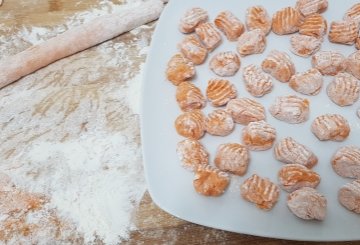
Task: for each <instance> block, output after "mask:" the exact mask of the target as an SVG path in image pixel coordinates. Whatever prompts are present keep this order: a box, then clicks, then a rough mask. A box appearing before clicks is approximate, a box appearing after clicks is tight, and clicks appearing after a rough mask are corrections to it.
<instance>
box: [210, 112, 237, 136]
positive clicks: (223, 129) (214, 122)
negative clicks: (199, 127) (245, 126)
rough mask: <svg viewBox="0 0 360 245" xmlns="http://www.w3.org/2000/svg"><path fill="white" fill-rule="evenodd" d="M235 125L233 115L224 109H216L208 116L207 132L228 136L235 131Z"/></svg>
mask: <svg viewBox="0 0 360 245" xmlns="http://www.w3.org/2000/svg"><path fill="white" fill-rule="evenodd" d="M234 126H235V123H234V121H233V119H232V117H231V115H230V114H229V113H228V112H227V111H225V110H223V109H217V110H214V111H213V112H211V113H210V114H209V115H208V117H207V118H206V132H208V133H209V134H211V135H218V136H226V135H228V134H230V133H231V132H232V131H233V129H234Z"/></svg>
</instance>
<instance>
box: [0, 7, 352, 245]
mask: <svg viewBox="0 0 360 245" xmlns="http://www.w3.org/2000/svg"><path fill="white" fill-rule="evenodd" d="M98 2H99V1H97V0H80V1H69V0H48V1H46V0H32V1H29V0H5V1H4V3H3V5H2V6H1V7H0V23H2V24H3V25H5V26H7V27H11V28H12V30H14V31H16V30H18V28H22V27H26V26H28V27H31V26H46V27H48V26H54V25H58V24H61V23H62V22H63V21H64V20H65V19H66V18H67V17H69V16H71V15H73V14H75V13H78V12H80V11H84V10H88V9H90V8H92V7H93V6H95V5H96V4H98ZM112 2H114V3H123V2H125V1H124V0H112ZM9 15H10V16H12V18H6V16H9ZM147 31H148V32H149V31H150V32H152V31H153V29H152V28H151V29H150V30H149V29H148V30H147ZM1 34H2V32H1V30H0V35H1ZM7 34H8V35H9V33H7ZM10 34H11V33H10ZM122 42H124V43H130V44H131V42H133V37H132V35H131V34H124V35H122V36H121V37H118V38H115V39H114V40H111V41H110V44H113V43H114V44H115V43H122ZM24 48H26V47H24ZM0 55H1V54H0ZM126 55H127V56H128V57H129V59H130V60H131V61H133V63H134V65H133V66H132V68H131V69H132V70H131V71H132V74H136V73H138V71H139V64H140V63H141V62H143V61H144V60H145V56H144V55H139V50H136V49H133V50H132V51H131V50H130V51H129V52H127V53H126ZM91 57H97V56H96V48H94V49H91V50H88V51H85V52H83V53H81V54H78V55H77V56H75V57H73V58H72V59H70V60H68V61H67V62H68V64H67V63H66V62H64V64H63V66H64V67H65V68H64V70H65V71H67V69H70V68H67V66H69V67H70V66H76V62H77V60H79V59H87V60H88V61H90V60H91ZM100 61H103V60H100ZM55 72H58V71H52V70H51V67H50V68H49V69H48V71H47V72H44V73H40V75H42V76H43V77H42V76H40V79H42V78H43V79H44V80H45V79H47V80H49V79H48V78H47V77H48V75H47V73H49V74H52V73H55ZM105 73H106V74H112V71H111V70H110V69H109V70H105V71H104V74H105ZM38 75H39V74H38ZM118 75H119V72H118V73H114V76H118ZM55 77H56V80H54V83H53V81H51V80H50V82H49V83H48V84H46V83H45V84H43V86H41V87H40V88H37V87H36V85H34V84H31V83H29V84H25V85H23V86H25V88H26V90H28V89H34V91H35V92H36V93H35V92H34V95H35V97H36V95H41V96H43V97H44V100H45V102H46V99H47V98H48V96H50V95H51V93H63V91H67V90H64V89H68V90H69V91H70V92H69V93H67V96H70V95H71V94H72V93H73V94H74V96H72V97H71V98H69V99H67V100H66V101H68V103H69V104H71V105H69V106H68V107H67V110H66V112H68V113H72V112H73V111H74V110H76V108H75V107H76V106H77V105H78V104H79V103H80V102H79V101H78V100H77V98H78V96H77V95H76V94H77V93H80V94H82V93H84V92H83V91H87V93H90V92H91V91H92V88H94V91H95V90H96V91H97V93H98V92H99V93H101V89H103V86H100V85H101V84H102V82H103V81H104V80H106V79H107V78H103V77H100V78H99V79H98V80H96V81H86V80H82V84H80V85H78V84H67V82H68V81H67V79H66V76H65V75H64V74H63V73H59V74H57V75H56V76H55ZM34 80H36V79H35V77H34ZM122 83H124V84H125V83H126V81H122ZM98 85H99V87H98ZM119 85H121V84H116V83H111V84H107V86H119ZM17 86H20V88H21V84H19V85H17ZM48 87H49V89H48ZM52 87H53V89H50V88H52ZM83 89H85V90H83ZM54 91H55V92H54ZM89 91H90V92H89ZM44 93H46V94H45V95H46V96H44ZM92 94H93V93H91V96H87V95H88V94H86V97H88V98H90V99H91V98H95V97H96V98H97V96H99V95H98V94H96V96H95V95H94V96H92ZM5 95H6V93H5ZM74 98H75V99H74ZM73 100H74V101H73ZM91 100H92V102H94V100H93V99H91ZM109 101H110V99H109V100H108V101H107V103H110V102H109ZM95 102H96V101H95ZM89 103H90V102H89ZM95 104H96V103H95ZM106 106H108V105H106ZM116 106H117V107H121V106H122V105H121V103H118V104H116ZM0 107H1V106H0ZM36 108H37V110H36V111H34V113H35V114H33V115H32V116H33V117H38V116H39V115H46V114H47V112H48V110H49V109H51V108H50V107H49V106H45V107H44V103H39V105H38V106H37V107H36ZM104 108H105V109H106V107H105V106H104ZM105 109H104V110H105ZM105 112H106V116H107V117H109V118H110V119H109V120H108V122H111V121H112V119H111V118H114V116H113V115H114V113H115V115H119V116H116V117H115V118H116V120H114V123H113V124H112V126H111V127H109V128H110V129H112V130H114V131H119V130H122V128H123V127H125V124H126V121H129V117H127V116H126V115H123V117H124V119H122V118H121V115H122V114H123V113H121V112H119V111H117V112H113V111H110V112H107V111H106V110H105ZM95 113H97V112H96V111H95V112H94V115H95ZM66 117H68V115H66ZM119 117H120V120H119ZM64 120H65V119H64ZM115 121H116V122H115ZM56 123H57V124H56V125H52V124H49V125H50V126H49V127H55V128H56V127H58V125H61V123H62V122H60V121H59V122H56ZM115 123H116V125H115ZM9 124H10V122H9ZM90 124H91V122H88V121H86V120H85V119H84V121H82V122H81V123H80V124H79V132H75V133H74V132H63V134H60V133H58V134H50V135H47V134H48V133H47V131H46V130H45V129H43V130H42V131H41V130H40V129H41V127H40V129H39V132H38V133H37V134H35V135H31V139H30V135H29V139H27V138H26V137H25V140H26V142H25V143H22V141H21V140H23V139H24V135H23V134H21V132H20V129H18V128H14V129H16V130H17V131H16V132H17V133H16V134H13V135H11V134H10V133H9V134H8V135H7V137H8V139H9V140H8V142H10V143H11V144H10V143H7V144H8V145H6V144H5V145H2V149H3V150H4V151H0V153H1V154H2V156H1V157H2V158H0V159H3V160H4V161H5V159H6V160H8V159H11V157H10V156H12V155H13V154H16V151H17V150H19V149H20V150H21V149H22V147H25V145H26V144H29V143H31V142H32V140H33V139H34V137H38V138H39V137H44V136H43V135H45V136H46V137H48V138H49V139H52V140H54V138H55V140H59V141H62V140H66V139H68V138H74V137H79V135H80V134H82V132H85V131H87V130H90V129H91V125H90ZM131 124H133V125H135V126H133V127H136V129H134V132H137V133H138V123H137V122H135V119H134V120H132V121H131ZM7 127H8V124H4V125H3V126H2V127H0V128H1V129H2V130H3V131H2V132H4V130H5V131H6V129H7ZM64 129H65V127H63V128H61V129H59V130H64ZM21 130H22V129H21ZM24 130H25V129H24ZM9 132H10V131H9ZM18 135H20V136H18ZM133 137H136V138H138V139H139V135H136V136H133ZM20 142H21V143H20ZM23 145H24V146H23ZM13 146H16V148H13ZM6 149H7V150H6ZM5 150H6V151H5ZM133 217H134V222H135V225H136V229H135V230H134V231H132V232H131V234H130V239H129V240H127V241H123V244H136V245H137V244H268V245H275V244H290V243H291V244H295V245H297V244H298V245H300V244H304V245H305V244H307V245H312V244H318V243H311V242H290V241H286V240H277V239H268V238H262V237H256V236H249V235H243V234H236V233H232V232H226V231H221V230H216V229H211V228H207V227H204V226H200V225H196V224H191V223H189V222H186V221H183V220H181V219H178V218H176V217H174V216H172V215H169V214H167V213H166V212H164V211H162V210H161V209H160V208H158V207H157V206H156V204H154V202H153V201H152V200H151V197H150V195H149V193H148V192H146V193H145V195H144V196H143V198H142V201H141V203H140V205H139V206H138V208H137V209H136V210H135V211H134V213H133ZM239 218H241V217H239ZM72 241H73V244H82V242H81V240H80V241H79V240H72ZM74 241H76V242H74ZM67 244H69V243H67ZM99 244H100V242H99ZM322 244H334V245H337V244H348V245H350V244H351V245H352V244H359V243H358V242H346V243H322Z"/></svg>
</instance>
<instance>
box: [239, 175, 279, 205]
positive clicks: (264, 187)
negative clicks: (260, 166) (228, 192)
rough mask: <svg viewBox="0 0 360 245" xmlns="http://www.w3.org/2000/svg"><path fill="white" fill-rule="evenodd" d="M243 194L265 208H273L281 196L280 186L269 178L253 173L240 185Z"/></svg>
mask: <svg viewBox="0 0 360 245" xmlns="http://www.w3.org/2000/svg"><path fill="white" fill-rule="evenodd" d="M240 192H241V196H242V197H243V198H244V199H245V200H247V201H249V202H252V203H255V204H256V206H257V207H258V208H260V209H263V210H270V209H272V208H273V207H274V206H275V204H276V203H277V201H278V199H279V196H280V189H279V187H278V186H277V185H276V184H274V183H273V182H271V181H270V180H269V179H268V178H262V177H260V176H258V175H256V174H253V175H252V176H251V177H250V178H248V179H246V180H245V181H244V183H243V184H242V185H241V186H240Z"/></svg>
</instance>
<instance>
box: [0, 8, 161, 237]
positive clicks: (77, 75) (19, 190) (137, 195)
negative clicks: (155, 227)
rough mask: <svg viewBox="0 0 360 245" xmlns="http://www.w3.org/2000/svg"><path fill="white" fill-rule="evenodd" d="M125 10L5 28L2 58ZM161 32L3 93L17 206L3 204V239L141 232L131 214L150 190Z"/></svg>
mask: <svg viewBox="0 0 360 245" xmlns="http://www.w3.org/2000/svg"><path fill="white" fill-rule="evenodd" d="M134 2H135V4H137V2H140V1H134ZM132 3H133V2H132ZM123 8H124V6H122V5H116V4H113V3H111V2H109V1H101V2H100V3H99V4H98V6H96V7H95V8H94V9H90V10H89V11H85V12H83V13H79V14H76V15H75V16H71V17H69V18H68V19H67V20H66V22H65V23H64V24H62V25H59V26H55V27H42V26H37V27H29V26H26V24H24V25H23V27H21V28H20V29H19V31H18V32H15V34H11V32H10V29H9V27H7V28H8V30H5V31H4V29H3V30H2V31H3V33H1V34H2V35H0V53H1V55H4V56H6V55H12V54H14V53H17V52H19V51H21V50H24V49H25V48H27V47H28V46H30V45H33V44H37V43H39V42H41V41H43V40H46V39H48V38H50V37H53V36H55V35H57V34H58V33H61V32H63V31H65V30H67V29H69V28H71V27H73V26H76V25H78V24H79V23H82V22H86V21H89V20H91V19H93V18H95V17H96V16H98V15H101V14H105V13H108V12H115V11H118V10H121V9H123ZM0 25H1V26H4V25H2V24H0ZM153 29H154V25H153V24H149V25H147V26H143V27H140V28H137V29H135V30H134V31H132V32H130V33H127V34H124V35H122V36H120V37H118V38H115V39H113V40H110V41H108V42H105V43H102V44H100V45H98V46H96V47H94V48H91V49H89V50H86V51H83V52H81V53H78V54H75V55H73V56H70V57H68V58H66V59H63V60H60V61H58V62H56V63H54V64H51V65H49V66H47V67H45V68H44V69H41V70H39V71H37V72H35V73H34V74H31V75H29V76H27V77H24V78H22V79H20V80H19V81H18V82H17V83H15V84H12V85H10V86H7V87H6V88H4V89H2V90H0V128H1V130H2V133H1V135H0V140H1V142H2V144H1V146H0V162H1V163H2V164H0V174H1V177H0V183H3V182H4V183H6V185H5V184H0V197H1V198H4V200H9V201H8V203H9V204H11V203H14V202H15V203H16V205H14V207H11V205H7V206H4V204H1V203H0V214H1V215H0V242H5V243H8V244H18V243H19V242H23V243H28V242H31V243H34V244H55V243H59V242H60V243H62V244H74V243H76V244H92V243H94V242H98V243H100V244H101V243H105V244H117V243H118V242H119V241H122V240H126V239H128V238H129V234H130V232H131V231H132V230H136V226H135V225H134V221H133V212H134V210H135V209H136V207H137V206H138V204H139V202H140V200H141V198H142V196H143V194H144V192H145V189H146V185H145V181H144V177H143V169H142V156H141V150H140V130H139V122H138V117H139V116H138V114H139V99H140V89H141V79H142V72H141V70H142V67H143V62H144V60H145V57H146V55H147V51H148V46H149V42H150V38H151V34H152V31H153ZM2 31H0V32H2ZM3 176H4V177H3ZM5 180H6V181H5ZM9 190H11V191H12V192H11V193H15V194H14V195H8V194H7V193H9Z"/></svg>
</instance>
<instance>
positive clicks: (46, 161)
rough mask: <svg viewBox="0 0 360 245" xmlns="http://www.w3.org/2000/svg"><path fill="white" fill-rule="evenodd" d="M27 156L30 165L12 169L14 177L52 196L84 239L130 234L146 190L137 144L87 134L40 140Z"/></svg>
mask: <svg viewBox="0 0 360 245" xmlns="http://www.w3.org/2000/svg"><path fill="white" fill-rule="evenodd" d="M28 157H29V158H28V160H29V162H28V165H26V166H23V167H21V168H19V169H18V170H16V171H15V172H13V173H12V177H13V180H14V182H15V183H16V184H17V185H20V186H27V189H28V190H30V191H32V192H40V193H44V194H47V195H48V196H51V197H52V198H51V201H50V204H51V205H53V206H54V207H56V208H57V210H58V211H59V212H60V215H62V216H63V217H67V218H69V219H70V220H73V221H75V222H76V224H77V228H78V231H79V232H80V233H82V234H84V239H85V241H88V242H90V241H93V240H94V236H95V235H97V236H99V237H100V238H102V240H103V241H104V242H105V243H106V244H116V243H117V242H118V241H119V240H120V239H127V238H128V236H129V230H130V229H131V214H132V210H133V208H134V203H133V202H134V201H137V200H140V199H141V197H142V195H143V193H144V191H145V183H144V179H143V172H142V161H141V160H142V159H141V151H140V149H139V147H138V145H137V144H135V143H133V142H131V141H129V140H128V139H126V138H125V137H124V136H122V135H121V134H114V135H111V136H109V135H106V134H104V137H103V138H100V137H99V135H96V136H91V135H87V136H84V137H82V138H80V139H77V140H72V141H67V142H64V143H50V142H41V143H39V144H35V145H33V146H32V147H31V149H30V151H29V153H28ZM24 172H26V176H24V174H23V173H24Z"/></svg>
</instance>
